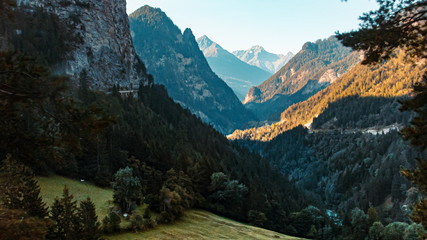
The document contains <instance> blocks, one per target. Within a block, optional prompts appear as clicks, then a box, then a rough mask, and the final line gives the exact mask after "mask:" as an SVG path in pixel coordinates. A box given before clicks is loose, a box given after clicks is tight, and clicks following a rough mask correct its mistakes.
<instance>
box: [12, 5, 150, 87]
mask: <svg viewBox="0 0 427 240" xmlns="http://www.w3.org/2000/svg"><path fill="white" fill-rule="evenodd" d="M18 4H19V6H20V8H28V9H29V11H31V9H35V8H37V7H41V8H43V9H44V10H45V11H47V12H49V13H53V14H56V15H57V16H59V18H60V19H61V20H63V21H64V22H66V23H67V24H68V26H72V28H73V29H72V31H73V34H75V35H77V36H79V38H80V40H81V41H79V42H78V43H74V46H73V50H72V51H71V52H70V53H69V56H67V57H66V60H64V61H62V62H60V63H57V64H55V66H52V67H53V69H54V70H55V71H56V72H58V73H61V74H67V75H70V76H71V77H75V78H77V77H78V76H79V75H80V73H81V72H82V71H83V70H86V72H87V74H88V76H89V78H90V79H91V82H90V85H91V87H92V88H93V89H97V90H108V89H109V88H110V87H111V86H112V85H114V84H119V85H120V86H121V87H123V88H126V89H135V88H137V87H138V85H139V84H140V83H143V84H148V81H147V78H146V76H145V67H144V65H143V64H142V62H141V61H140V60H139V58H138V57H137V55H136V53H135V50H134V48H133V45H132V38H131V35H130V30H129V20H128V17H127V14H126V1H125V0H103V1H93V0H20V1H18ZM74 83H75V84H77V81H75V82H74Z"/></svg>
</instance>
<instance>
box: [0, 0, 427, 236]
mask: <svg viewBox="0 0 427 240" xmlns="http://www.w3.org/2000/svg"><path fill="white" fill-rule="evenodd" d="M381 2H382V1H379V3H380V4H381ZM179 4H182V3H181V2H180V3H179ZM209 4H213V3H209ZM221 7H223V6H221ZM416 9H417V8H416ZM423 22H424V20H423ZM0 33H2V35H0V43H1V46H0V123H1V124H0V239H6V240H9V239H10V240H13V239H40V240H42V239H48V240H49V239H52V240H54V239H101V238H110V237H112V238H113V239H123V238H135V239H140V238H144V236H143V235H141V234H140V233H141V232H143V231H145V232H146V233H150V234H153V235H154V236H153V235H152V236H153V238H155V239H157V238H161V236H160V235H162V236H163V235H166V237H165V238H185V237H187V236H188V238H189V239H191V238H193V239H194V238H195V239H197V238H200V237H206V238H207V239H215V238H217V237H218V238H227V236H230V237H231V236H233V237H234V236H236V237H235V238H237V239H240V238H250V237H252V238H257V237H258V236H259V237H260V238H263V237H265V238H266V239H271V238H282V239H283V238H286V239H288V236H284V235H280V234H276V233H274V232H268V235H263V236H261V235H256V234H254V233H256V232H254V231H257V230H256V229H255V228H252V227H251V228H248V227H244V226H243V225H241V224H239V225H235V224H234V223H231V222H230V221H228V220H224V218H223V217H228V218H232V219H234V220H237V221H239V222H241V223H245V224H246V223H247V224H250V225H253V226H257V227H260V228H266V229H270V230H274V231H277V232H280V233H284V234H287V235H292V236H297V237H302V238H304V239H325V240H329V239H330V240H337V239H369V240H370V239H375V240H388V239H393V240H414V239H418V238H419V237H418V234H420V235H421V234H426V236H427V232H426V231H425V229H423V225H422V224H424V223H422V224H417V223H415V222H413V221H412V220H413V218H410V217H409V216H410V214H411V211H412V209H411V208H412V206H415V207H414V209H417V208H418V207H419V206H417V205H414V204H415V203H416V202H417V201H419V200H421V199H423V201H424V200H425V194H424V193H425V189H424V188H425V186H422V185H420V186H419V185H418V182H415V184H413V183H412V182H411V181H412V179H410V180H408V179H409V178H406V177H404V176H402V174H403V175H405V174H411V173H410V172H409V170H408V171H405V170H404V171H403V173H401V171H402V168H407V169H417V161H416V159H417V160H418V159H420V160H419V161H418V164H419V166H420V167H419V168H418V169H417V170H415V171H414V172H413V174H415V175H416V176H415V175H414V176H415V177H420V178H421V180H422V181H424V182H425V178H424V175H423V172H421V171H424V170H425V168H424V165H421V164H422V163H423V160H424V159H427V149H425V148H422V147H425V146H426V145H425V139H426V138H425V137H426V134H425V126H426V121H425V116H426V112H427V111H426V110H427V108H426V106H425V101H424V100H426V96H427V78H426V65H425V64H426V61H425V59H424V58H421V59H418V58H416V56H415V55H411V54H409V53H408V52H405V51H404V50H402V49H397V50H396V49H395V50H396V51H394V54H392V55H391V58H389V59H388V58H386V59H382V61H381V62H379V63H375V64H372V65H363V64H362V63H360V61H361V60H362V59H363V58H364V57H366V56H362V54H361V52H352V51H351V50H350V49H348V48H345V47H343V46H342V45H341V44H340V42H339V41H338V40H337V39H335V37H330V38H328V39H324V40H318V41H316V42H315V43H311V42H308V43H306V44H305V45H304V46H303V49H302V50H301V51H300V52H299V53H298V54H297V55H295V56H294V57H293V58H292V59H291V60H290V61H289V62H288V63H286V64H285V65H284V66H283V67H282V68H281V69H280V70H279V71H278V72H277V73H275V74H274V75H273V76H271V77H270V78H269V79H268V80H267V81H265V82H263V83H260V84H258V86H256V87H253V88H251V89H250V90H249V92H248V94H247V96H246V99H245V105H244V104H242V102H240V101H239V99H238V97H237V96H236V95H235V93H234V92H233V90H234V91H236V92H237V90H236V89H237V88H239V87H238V86H236V87H233V90H232V88H230V87H229V86H227V84H226V83H225V82H224V81H223V80H222V79H221V78H220V77H221V73H219V70H221V69H222V71H223V73H224V74H225V75H226V76H229V75H228V74H231V76H234V77H236V78H239V81H235V83H236V84H237V83H248V84H250V83H251V82H250V79H251V78H250V77H251V76H248V75H253V76H255V75H256V74H258V73H259V74H260V76H261V75H262V74H261V73H263V72H264V73H265V72H266V71H264V70H262V69H260V68H259V67H256V66H251V65H249V64H248V63H245V62H244V61H248V62H252V63H251V64H254V65H257V64H258V65H260V66H263V67H266V68H268V67H273V65H274V64H273V63H271V61H273V60H272V59H276V58H274V57H272V56H270V57H271V58H268V59H270V60H271V61H270V63H269V64H267V63H266V62H264V63H263V60H262V59H263V58H262V56H269V55H268V54H265V53H263V52H264V51H265V50H263V49H262V48H261V47H258V46H257V47H254V48H252V49H250V50H248V51H246V52H235V53H234V54H236V55H239V56H240V57H241V58H243V59H245V60H244V61H243V60H239V59H238V58H237V57H236V56H235V55H233V54H231V53H229V52H227V51H226V50H225V49H223V48H221V47H220V46H219V45H218V44H217V43H215V42H213V41H211V40H210V39H209V38H207V37H206V36H204V37H202V38H199V39H197V41H196V39H195V37H194V35H193V33H192V31H191V30H190V29H186V30H185V31H184V32H181V30H180V29H179V28H178V27H177V26H175V25H174V23H173V22H172V20H171V19H170V18H168V17H167V15H166V14H165V13H164V12H162V11H161V10H160V9H158V8H152V7H149V6H144V7H141V8H139V9H138V10H137V11H135V12H134V13H132V14H131V15H130V16H128V15H127V14H126V1H125V0H104V1H96V0H50V1H49V0H19V1H18V5H15V1H14V0H6V1H2V2H0ZM338 35H339V34H338ZM374 36H376V35H374ZM417 38H420V36H419V35H417ZM411 41H415V40H414V39H412V40H411ZM374 45H375V44H374ZM417 46H419V45H417ZM261 53H262V54H261ZM365 53H366V52H365ZM279 58H280V56H279ZM254 59H255V60H254ZM409 59H410V60H411V61H408V60H409ZM365 60H366V59H365ZM277 61H279V60H276V62H277ZM215 62H216V64H217V65H215V64H214V63H215ZM214 65H215V66H214ZM211 67H212V68H211ZM215 69H216V70H215ZM217 70H218V72H217ZM233 71H234V72H233ZM246 71H247V72H246ZM215 72H216V73H215ZM242 72H245V73H242ZM150 73H151V74H150ZM264 73H263V74H264ZM217 74H218V75H219V76H218V75H217ZM245 74H247V75H245ZM267 75H268V73H267ZM225 78H226V77H224V80H226V81H228V80H227V79H225ZM420 79H423V80H422V81H423V83H422V84H425V85H422V84H419V85H417V84H416V83H417V82H418V81H419V80H420ZM229 80H230V79H229ZM234 80H235V79H234ZM230 81H231V80H230ZM254 81H255V79H254ZM227 83H229V82H227ZM237 85H238V84H237ZM242 87H247V86H246V85H243V86H240V88H242ZM234 88H236V89H234ZM420 89H421V90H420ZM421 91H422V92H421ZM414 92H415V93H416V95H415V94H414ZM414 95H415V96H416V97H415V98H411V97H412V96H414ZM408 99H409V100H408ZM410 99H416V101H410ZM405 100H406V101H405ZM402 101H403V106H404V107H406V109H404V110H406V111H405V112H402V111H400V110H399V108H402V107H401V106H402ZM412 105H416V106H412ZM414 109H416V110H414ZM251 111H255V113H256V115H257V116H258V117H259V119H261V120H262V121H261V122H259V121H257V120H258V119H257V116H255V114H254V113H252V112H251ZM414 116H417V117H415V118H414ZM271 122H275V123H273V124H271V125H267V124H268V123H271ZM265 123H266V125H265V126H264V127H257V128H250V129H245V130H236V131H234V132H233V134H232V135H229V136H228V137H226V136H225V135H224V134H227V133H230V132H231V131H233V130H235V129H236V128H242V129H244V127H245V126H248V125H251V126H253V125H256V124H265ZM408 125H411V127H414V126H416V127H414V128H412V129H411V130H413V131H415V132H414V134H415V135H417V136H416V137H417V139H415V140H418V141H419V142H418V145H420V144H419V143H420V142H421V144H424V145H421V148H417V147H414V146H411V145H410V144H409V141H406V140H411V141H412V143H411V144H413V142H414V138H412V137H411V136H409V137H408V136H405V131H408V128H405V129H403V130H402V128H403V127H404V126H408ZM400 130H402V131H400ZM399 131H400V132H399ZM400 134H402V135H403V136H404V137H403V138H402V136H400ZM405 137H406V138H405ZM403 139H405V140H403ZM405 172H406V173H405ZM58 175H59V176H58ZM40 176H43V177H40ZM65 177H66V178H67V179H68V180H66V181H63V179H64V178H65ZM40 179H41V180H42V181H44V184H45V185H44V186H48V187H46V188H45V189H44V195H43V194H42V195H41V194H40V193H41V191H40V186H42V184H40V183H41V181H38V180H40ZM61 179H62V180H61ZM71 179H74V180H71ZM424 182H423V183H424ZM65 183H72V184H73V185H75V186H79V187H82V188H84V189H86V190H85V191H81V193H80V192H79V193H76V192H75V190H74V193H76V194H75V195H74V199H76V200H77V201H74V200H73V193H72V194H70V193H69V190H68V188H67V187H64V186H63V184H65ZM94 185H96V186H97V187H95V186H94ZM49 186H52V187H54V188H55V189H56V190H55V191H53V190H52V189H51V188H50V187H49ZM42 187H43V186H42ZM86 187H88V188H86ZM62 188H63V189H64V190H63V195H62V198H61V197H55V196H57V195H58V194H60V193H59V192H60V189H62ZM88 197H90V198H88ZM81 198H87V200H82V199H81ZM91 199H93V200H94V201H91ZM45 203H47V204H49V205H46V204H45ZM421 203H423V202H422V201H421ZM424 203H425V201H424ZM191 209H198V210H196V211H192V210H191ZM200 209H203V210H200ZM205 211H210V212H213V213H215V214H219V215H221V217H220V216H215V217H213V218H215V219H216V220H217V221H216V220H215V221H212V220H209V219H211V217H209V219H208V217H206V216H210V214H209V213H206V212H205ZM186 212H187V213H190V214H186ZM419 212H420V213H421V214H423V213H424V212H422V211H419ZM414 213H417V212H416V211H412V214H414ZM97 214H98V217H100V218H102V217H103V219H100V218H99V219H98V220H97V218H98V217H97ZM204 216H205V217H204ZM202 218H203V219H204V221H207V222H204V223H201V222H200V219H202ZM411 219H412V220H411ZM189 220H191V221H189ZM178 221H179V222H178ZM414 221H415V220H414ZM190 222H191V223H190ZM191 224H199V225H203V226H202V227H201V226H197V233H194V231H192V230H194V229H196V227H194V226H192V225H191ZM165 225H170V226H173V228H174V231H173V233H171V232H168V231H166V230H165V228H167V226H165ZM218 225H226V226H228V227H227V228H222V227H221V228H209V226H214V227H217V226H218ZM203 227H205V228H206V229H203ZM229 227H231V228H229ZM424 227H425V226H424ZM153 228H155V229H154V230H155V231H157V230H158V232H161V233H158V232H157V233H153V232H155V231H152V230H151V229H153ZM210 229H215V232H213V233H212V232H209V231H210ZM218 229H226V230H227V231H233V230H234V229H237V231H236V232H234V231H233V233H232V234H228V235H225V234H223V233H222V232H221V230H218ZM254 229H255V230H254ZM131 233H132V234H131ZM146 236H147V235H146ZM233 237H231V238H233ZM289 239H294V238H293V237H289ZM421 239H424V238H421Z"/></svg>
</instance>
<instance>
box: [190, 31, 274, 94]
mask: <svg viewBox="0 0 427 240" xmlns="http://www.w3.org/2000/svg"><path fill="white" fill-rule="evenodd" d="M197 43H198V44H199V47H200V50H202V51H203V55H205V57H206V60H207V61H208V63H209V66H210V67H211V68H212V70H213V71H214V72H215V73H216V74H217V75H218V76H219V77H220V78H221V79H223V80H224V81H225V82H226V83H227V85H228V86H230V87H231V88H232V89H233V91H234V92H235V93H236V95H237V96H238V97H239V99H240V100H241V101H243V100H244V99H245V96H246V93H247V92H248V91H249V89H250V88H251V87H252V86H255V85H258V84H260V83H262V82H263V81H265V80H266V79H268V78H269V77H270V75H271V74H270V73H269V72H267V71H265V70H262V69H260V68H258V67H256V66H252V65H249V64H248V63H246V62H243V61H241V60H240V59H238V58H237V57H236V56H234V55H233V54H231V53H230V52H228V51H227V50H225V49H223V48H222V47H221V46H220V45H219V44H217V43H216V42H213V41H212V40H210V39H209V38H208V37H207V36H202V37H200V38H198V39H197Z"/></svg>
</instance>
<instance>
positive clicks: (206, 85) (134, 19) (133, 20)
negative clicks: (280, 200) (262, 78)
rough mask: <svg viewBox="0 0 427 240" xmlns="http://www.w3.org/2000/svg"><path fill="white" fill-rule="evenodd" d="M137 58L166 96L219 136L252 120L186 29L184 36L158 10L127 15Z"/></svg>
mask: <svg viewBox="0 0 427 240" xmlns="http://www.w3.org/2000/svg"><path fill="white" fill-rule="evenodd" d="M130 27H131V31H132V36H133V41H134V45H135V49H136V51H137V54H138V55H139V57H140V58H141V60H142V61H144V63H145V64H146V65H147V69H149V72H150V73H151V74H152V75H153V76H154V82H155V83H159V84H164V85H165V87H166V89H167V90H168V93H169V95H170V96H171V97H172V98H173V99H174V100H175V101H176V102H178V103H180V104H181V105H182V106H184V107H187V108H189V109H190V110H191V111H192V112H193V113H194V114H196V115H198V116H199V117H200V118H201V119H202V120H204V121H205V122H207V123H210V124H212V125H213V126H214V127H215V128H216V129H218V130H219V131H221V132H223V133H230V132H231V131H233V130H234V129H236V128H241V127H242V126H243V125H245V124H246V123H247V122H248V121H251V120H254V116H253V115H252V114H251V113H250V112H249V111H248V110H246V109H245V108H244V107H243V105H242V104H241V102H240V101H239V99H238V98H237V97H236V95H235V94H234V92H233V90H231V88H230V87H229V86H227V84H226V83H225V82H224V81H222V80H221V79H220V78H219V77H218V76H217V75H216V74H215V73H214V72H212V70H211V68H210V67H209V65H208V62H207V61H206V59H205V57H204V55H203V53H202V52H201V51H200V49H199V46H198V45H197V42H196V39H195V37H194V35H193V33H192V32H191V30H190V29H186V30H185V31H184V33H181V30H180V29H179V28H178V27H176V26H175V25H174V24H173V22H172V20H171V19H169V18H168V17H167V16H166V14H165V13H163V12H162V11H161V10H160V9H155V8H151V7H149V6H144V7H142V8H140V9H138V10H137V11H135V12H134V13H132V14H131V15H130Z"/></svg>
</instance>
